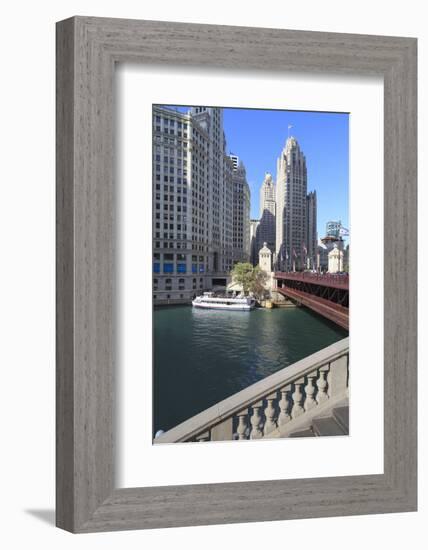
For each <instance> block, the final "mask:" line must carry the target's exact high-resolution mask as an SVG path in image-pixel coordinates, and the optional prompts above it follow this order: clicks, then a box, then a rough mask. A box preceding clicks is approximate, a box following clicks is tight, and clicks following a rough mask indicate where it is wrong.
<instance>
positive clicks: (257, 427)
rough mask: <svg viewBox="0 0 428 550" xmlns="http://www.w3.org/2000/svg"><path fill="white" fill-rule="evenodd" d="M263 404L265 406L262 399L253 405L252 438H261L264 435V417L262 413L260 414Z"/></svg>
mask: <svg viewBox="0 0 428 550" xmlns="http://www.w3.org/2000/svg"><path fill="white" fill-rule="evenodd" d="M262 406H263V402H262V401H258V402H257V403H253V405H252V409H253V414H252V416H251V419H250V423H251V434H250V439H260V438H261V437H263V432H262V429H261V428H262V421H263V418H262V415H261V414H260V409H261V408H262Z"/></svg>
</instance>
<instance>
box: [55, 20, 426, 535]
mask: <svg viewBox="0 0 428 550" xmlns="http://www.w3.org/2000/svg"><path fill="white" fill-rule="evenodd" d="M416 47H417V42H416V39H414V38H399V37H387V36H363V35H351V34H332V33H320V32H303V31H294V30H293V31H290V30H278V29H261V28H244V27H229V26H217V25H215V26H214V25H199V24H198V25H197V24H183V23H169V22H156V21H134V20H121V19H103V18H91V17H73V18H71V19H67V20H65V21H61V22H59V23H58V24H57V385H56V391H57V411H56V412H57V445H56V460H57V473H56V482H57V494H56V507H57V508H56V510H57V511H56V514H57V515H56V517H57V519H56V521H57V525H58V527H61V528H63V529H66V530H69V531H72V532H79V533H83V532H92V531H107V530H119V529H142V528H158V527H172V526H185V525H203V524H216V523H235V522H250V521H270V520H284V519H293V518H310V517H320V516H340V515H352V514H374V513H384V512H405V511H413V510H416V506H417V497H416V495H417V477H416V476H417V451H416V442H417V433H416V428H417V424H416V409H417V403H416V389H417V386H416V383H417V372H416V358H417V351H416V321H417V319H416V315H417V314H416V299H417V291H416V271H417V247H416V176H417V149H416V146H417V141H416V139H417V137H416V124H417V118H416V117H417V105H416V89H417V88H416V84H417V76H416V55H417V54H416ZM118 62H135V63H139V64H142V65H151V64H164V65H174V66H196V67H198V66H202V65H204V66H205V67H207V66H209V67H216V68H221V69H224V68H225V69H234V70H242V69H245V70H247V71H254V72H259V73H262V72H263V71H270V72H276V73H281V72H284V71H299V72H310V73H322V72H335V73H339V74H356V75H358V74H361V75H380V76H382V77H383V79H384V109H385V113H384V189H385V191H384V193H385V197H384V201H385V202H384V204H385V206H384V223H385V229H384V252H385V259H384V262H385V263H384V265H385V275H384V277H385V278H384V289H385V306H384V307H385V312H384V335H385V346H384V358H385V360H384V406H385V410H384V473H383V474H379V475H357V476H349V477H332V478H315V479H295V480H272V481H251V482H246V483H219V484H204V485H183V486H164V487H138V488H126V489H118V488H116V487H115V485H114V468H115V430H114V427H115V418H114V416H115V415H114V396H115V377H114V370H115V349H114V347H115V346H114V342H115V324H114V323H115V308H114V303H115V302H114V296H115V182H114V167H113V163H114V125H113V118H114V112H113V111H114V109H113V106H114V70H115V64H116V63H118ZM354 368H358V365H355V366H354ZM367 383H370V381H367ZM362 452H364V450H363V449H362ZM142 467H143V465H142Z"/></svg>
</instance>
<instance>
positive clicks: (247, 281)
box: [232, 263, 267, 297]
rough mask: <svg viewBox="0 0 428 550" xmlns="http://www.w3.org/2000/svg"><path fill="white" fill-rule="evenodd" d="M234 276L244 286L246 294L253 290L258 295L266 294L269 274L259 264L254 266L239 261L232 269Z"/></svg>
mask: <svg viewBox="0 0 428 550" xmlns="http://www.w3.org/2000/svg"><path fill="white" fill-rule="evenodd" d="M232 278H233V280H234V281H235V282H237V283H238V284H240V285H241V286H242V289H243V291H244V294H248V293H249V292H252V293H253V294H254V295H255V296H257V297H261V296H263V295H264V294H265V288H264V285H265V283H266V280H267V275H266V272H265V271H263V270H262V269H260V266H258V265H257V266H256V267H254V266H253V265H252V264H250V263H237V264H235V266H234V267H233V269H232Z"/></svg>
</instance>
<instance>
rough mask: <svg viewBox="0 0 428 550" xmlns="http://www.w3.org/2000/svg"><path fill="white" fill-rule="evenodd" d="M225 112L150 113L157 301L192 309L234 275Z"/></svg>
mask: <svg viewBox="0 0 428 550" xmlns="http://www.w3.org/2000/svg"><path fill="white" fill-rule="evenodd" d="M225 151H226V140H225V136H224V132H223V113H222V109H215V108H205V107H195V108H192V109H191V110H190V111H189V112H188V113H187V114H185V113H181V112H177V111H174V110H171V109H168V108H165V107H159V106H157V107H154V109H153V297H154V299H155V300H156V301H157V302H165V301H186V300H187V301H188V300H189V299H191V298H192V297H193V295H195V294H197V293H200V292H201V291H202V290H206V289H212V288H213V286H215V285H216V284H220V281H224V284H225V283H226V275H227V273H228V272H229V271H230V269H231V268H232V259H233V257H232V254H233V240H232V239H233V225H232V223H233V182H232V172H233V165H232V162H231V160H230V159H229V157H228V156H227V155H226V153H225Z"/></svg>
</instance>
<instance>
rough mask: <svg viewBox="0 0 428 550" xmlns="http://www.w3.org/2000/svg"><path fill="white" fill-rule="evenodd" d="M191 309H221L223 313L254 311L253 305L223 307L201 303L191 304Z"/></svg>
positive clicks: (221, 305)
mask: <svg viewBox="0 0 428 550" xmlns="http://www.w3.org/2000/svg"><path fill="white" fill-rule="evenodd" d="M192 306H193V307H197V308H200V309H222V310H225V311H251V310H252V309H254V307H255V304H251V305H248V304H230V305H224V304H214V303H212V304H207V303H203V302H195V301H193V302H192Z"/></svg>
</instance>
